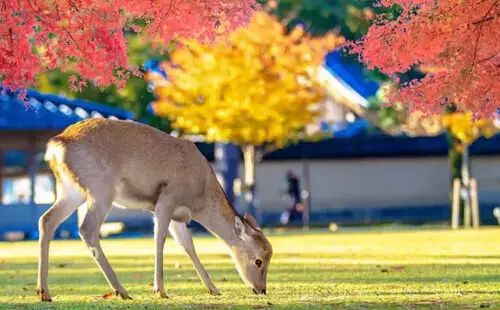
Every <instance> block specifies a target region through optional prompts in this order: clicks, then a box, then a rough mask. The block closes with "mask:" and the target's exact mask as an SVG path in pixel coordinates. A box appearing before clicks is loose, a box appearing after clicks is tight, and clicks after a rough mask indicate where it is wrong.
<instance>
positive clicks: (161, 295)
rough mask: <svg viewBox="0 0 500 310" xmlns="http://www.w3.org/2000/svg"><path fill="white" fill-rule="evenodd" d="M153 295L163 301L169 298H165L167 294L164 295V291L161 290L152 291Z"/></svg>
mask: <svg viewBox="0 0 500 310" xmlns="http://www.w3.org/2000/svg"><path fill="white" fill-rule="evenodd" d="M153 294H156V295H158V296H159V297H160V298H165V299H167V298H169V297H168V296H167V293H165V292H164V291H161V290H159V289H157V288H155V289H153Z"/></svg>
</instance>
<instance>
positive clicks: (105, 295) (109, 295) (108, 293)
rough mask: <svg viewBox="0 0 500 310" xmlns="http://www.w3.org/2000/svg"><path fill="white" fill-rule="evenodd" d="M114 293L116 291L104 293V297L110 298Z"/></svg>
mask: <svg viewBox="0 0 500 310" xmlns="http://www.w3.org/2000/svg"><path fill="white" fill-rule="evenodd" d="M113 295H115V293H113V292H107V293H106V294H104V295H102V298H104V299H109V298H111V297H113Z"/></svg>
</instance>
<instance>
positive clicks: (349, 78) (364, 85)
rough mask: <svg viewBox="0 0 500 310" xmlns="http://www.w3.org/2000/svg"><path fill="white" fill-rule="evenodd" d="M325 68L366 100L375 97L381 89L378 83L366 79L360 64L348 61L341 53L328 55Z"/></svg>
mask: <svg viewBox="0 0 500 310" xmlns="http://www.w3.org/2000/svg"><path fill="white" fill-rule="evenodd" d="M325 66H326V67H327V68H328V69H329V70H331V71H332V72H333V73H335V75H337V76H338V77H339V78H341V79H342V80H343V81H344V82H346V83H347V84H349V86H351V88H352V89H354V90H355V91H356V92H357V93H358V94H360V95H361V96H363V97H365V98H368V97H371V96H374V95H375V94H376V93H377V90H378V89H379V87H380V86H379V84H378V83H377V82H376V81H374V80H372V79H369V78H367V77H366V74H365V72H364V69H363V66H362V65H361V64H360V63H358V62H356V61H352V60H349V59H347V58H346V57H344V56H342V55H341V52H340V51H333V52H331V53H329V54H328V55H326V58H325Z"/></svg>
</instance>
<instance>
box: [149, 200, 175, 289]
mask: <svg viewBox="0 0 500 310" xmlns="http://www.w3.org/2000/svg"><path fill="white" fill-rule="evenodd" d="M170 207H171V205H170V204H168V203H166V202H165V201H162V200H159V201H158V203H157V204H156V208H155V214H154V225H155V227H154V239H155V275H154V286H153V293H155V294H158V295H159V296H160V297H161V298H168V296H167V293H165V285H164V283H163V248H164V246H165V239H166V238H167V232H168V225H169V224H170V216H171V211H170V210H169V208H170Z"/></svg>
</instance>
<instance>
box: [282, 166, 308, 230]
mask: <svg viewBox="0 0 500 310" xmlns="http://www.w3.org/2000/svg"><path fill="white" fill-rule="evenodd" d="M285 181H286V182H285V185H286V186H285V188H284V191H283V194H284V195H283V196H284V198H285V199H286V201H287V202H288V203H289V204H290V205H291V206H290V208H289V209H287V210H285V211H283V213H281V217H280V222H281V224H283V225H288V224H290V223H293V222H302V214H303V212H304V204H303V203H302V198H301V196H300V193H301V191H300V180H299V178H298V177H297V175H295V173H293V171H291V170H288V171H287V172H286V178H285Z"/></svg>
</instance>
